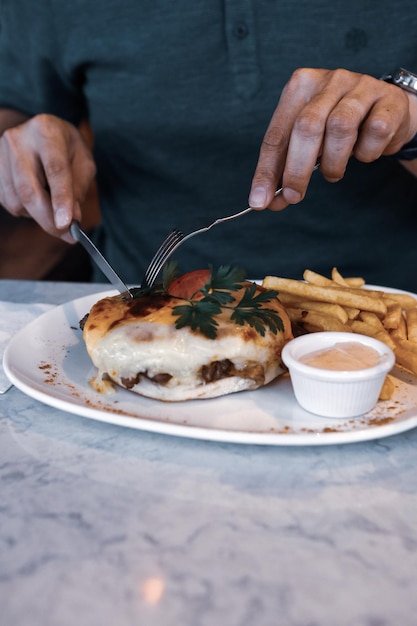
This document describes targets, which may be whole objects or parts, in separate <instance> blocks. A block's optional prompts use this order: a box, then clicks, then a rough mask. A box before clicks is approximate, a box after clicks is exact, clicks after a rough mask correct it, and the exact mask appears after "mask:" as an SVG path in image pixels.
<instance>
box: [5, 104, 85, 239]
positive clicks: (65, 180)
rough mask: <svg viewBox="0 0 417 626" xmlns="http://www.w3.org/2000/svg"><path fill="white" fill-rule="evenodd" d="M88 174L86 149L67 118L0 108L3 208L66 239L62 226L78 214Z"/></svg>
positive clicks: (78, 133)
mask: <svg viewBox="0 0 417 626" xmlns="http://www.w3.org/2000/svg"><path fill="white" fill-rule="evenodd" d="M94 175H95V165H94V161H93V158H92V155H91V151H90V149H89V148H88V146H87V144H86V142H85V141H84V139H83V138H82V136H81V134H80V132H79V131H78V130H77V129H76V128H75V127H74V126H73V125H72V124H69V123H68V122H66V121H64V120H61V119H60V118H57V117H55V116H53V115H46V114H42V115H36V116H35V117H32V118H27V117H26V116H25V115H24V114H22V113H20V112H17V111H13V110H10V109H0V204H1V205H2V206H3V207H4V208H5V209H6V210H7V211H9V213H11V214H12V215H15V216H20V215H26V216H31V217H33V218H34V219H35V220H36V221H37V222H38V223H39V224H40V226H41V227H42V228H43V229H44V230H45V231H46V232H48V233H50V234H52V235H55V236H58V237H61V238H62V239H65V240H67V241H71V242H72V241H73V240H72V238H71V236H70V235H69V234H68V226H69V225H70V223H71V221H72V219H74V218H75V219H80V218H81V209H80V203H81V202H82V201H83V199H84V197H85V195H86V193H87V191H88V189H89V187H90V183H91V181H92V180H93V178H94Z"/></svg>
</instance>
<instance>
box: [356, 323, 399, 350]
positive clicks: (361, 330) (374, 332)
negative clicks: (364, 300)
mask: <svg viewBox="0 0 417 626" xmlns="http://www.w3.org/2000/svg"><path fill="white" fill-rule="evenodd" d="M349 326H350V328H351V329H352V331H353V332H354V333H358V334H359V335H367V336H368V337H374V339H379V341H383V342H384V343H385V344H386V345H387V346H388V347H390V348H391V349H392V350H394V348H395V346H396V344H395V342H394V340H393V338H392V337H391V336H390V335H389V333H388V332H387V331H386V330H385V329H382V330H381V329H379V328H376V327H375V326H374V325H372V324H368V322H362V320H353V321H351V322H350V323H349Z"/></svg>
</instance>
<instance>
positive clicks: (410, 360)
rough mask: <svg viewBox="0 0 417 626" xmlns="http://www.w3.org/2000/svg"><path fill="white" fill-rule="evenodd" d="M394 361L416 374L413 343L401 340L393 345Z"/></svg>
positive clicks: (416, 364)
mask: <svg viewBox="0 0 417 626" xmlns="http://www.w3.org/2000/svg"><path fill="white" fill-rule="evenodd" d="M394 353H395V360H396V362H397V363H398V364H399V365H401V366H402V367H405V369H407V370H409V371H410V372H411V373H412V374H415V375H416V376H417V348H416V346H415V344H413V343H411V342H409V341H407V340H403V341H399V342H397V343H396V345H395V347H394Z"/></svg>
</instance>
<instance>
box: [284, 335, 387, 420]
mask: <svg viewBox="0 0 417 626" xmlns="http://www.w3.org/2000/svg"><path fill="white" fill-rule="evenodd" d="M352 341H353V342H355V341H356V342H359V343H362V344H364V345H366V346H369V347H370V348H373V349H374V350H376V351H377V352H378V353H379V354H380V355H381V359H380V362H379V363H378V364H377V365H374V366H372V367H367V368H364V369H359V370H349V371H347V370H328V369H320V368H318V367H313V366H311V365H306V364H305V363H301V362H300V360H299V359H300V358H301V357H302V356H304V355H306V354H308V353H309V352H314V351H315V350H321V349H324V348H330V347H332V346H334V345H335V344H336V343H342V342H352ZM282 360H283V361H284V363H285V365H286V366H287V367H288V370H289V372H290V376H291V382H292V386H293V389H294V394H295V397H296V399H297V401H298V403H299V404H300V405H301V406H302V407H303V408H304V409H306V410H307V411H310V412H311V413H314V414H316V415H322V416H325V417H343V418H347V417H356V416H359V415H363V414H364V413H366V412H367V411H370V410H371V409H372V408H373V407H374V406H375V404H376V403H377V401H378V397H379V394H380V392H381V389H382V385H383V383H384V380H385V376H386V375H387V374H388V372H389V371H390V370H391V369H392V367H393V366H394V363H395V357H394V353H393V351H392V350H391V348H389V347H388V346H387V345H386V344H385V343H383V342H382V341H378V340H377V339H373V338H372V337H367V336H365V335H358V334H356V333H343V332H341V333H338V332H317V333H310V334H308V335H302V336H300V337H297V338H295V339H292V340H291V341H290V342H288V343H287V344H286V345H285V346H284V349H283V351H282Z"/></svg>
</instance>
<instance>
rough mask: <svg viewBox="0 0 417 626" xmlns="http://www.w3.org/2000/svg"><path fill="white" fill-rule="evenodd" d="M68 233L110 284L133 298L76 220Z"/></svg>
mask: <svg viewBox="0 0 417 626" xmlns="http://www.w3.org/2000/svg"><path fill="white" fill-rule="evenodd" d="M69 231H70V233H71V235H72V237H73V238H74V239H75V241H78V242H79V243H80V244H81V245H82V246H83V247H84V248H85V249H86V250H87V252H88V254H89V255H90V256H91V258H92V259H93V261H95V263H97V265H98V267H99V268H100V269H101V271H102V272H103V274H104V275H105V276H106V278H107V279H108V280H109V281H110V282H111V284H112V285H114V286H115V287H116V289H117V290H118V291H120V293H121V294H123V295H128V296H130V297H131V298H133V294H132V292H131V291H130V289H129V288H128V286H127V285H126V284H125V283H124V282H123V281H122V279H121V278H120V276H119V275H118V274H116V272H115V271H114V269H113V268H112V266H111V265H110V263H109V262H108V261H107V260H106V259H105V258H104V256H103V255H102V254H101V252H100V251H99V249H98V248H97V247H96V246H95V245H94V243H93V242H92V241H91V239H90V237H89V236H88V235H87V234H86V233H85V232H84V231H83V229H82V228H81V226H80V223H79V222H77V220H73V222H72V223H71V226H70V228H69Z"/></svg>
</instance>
